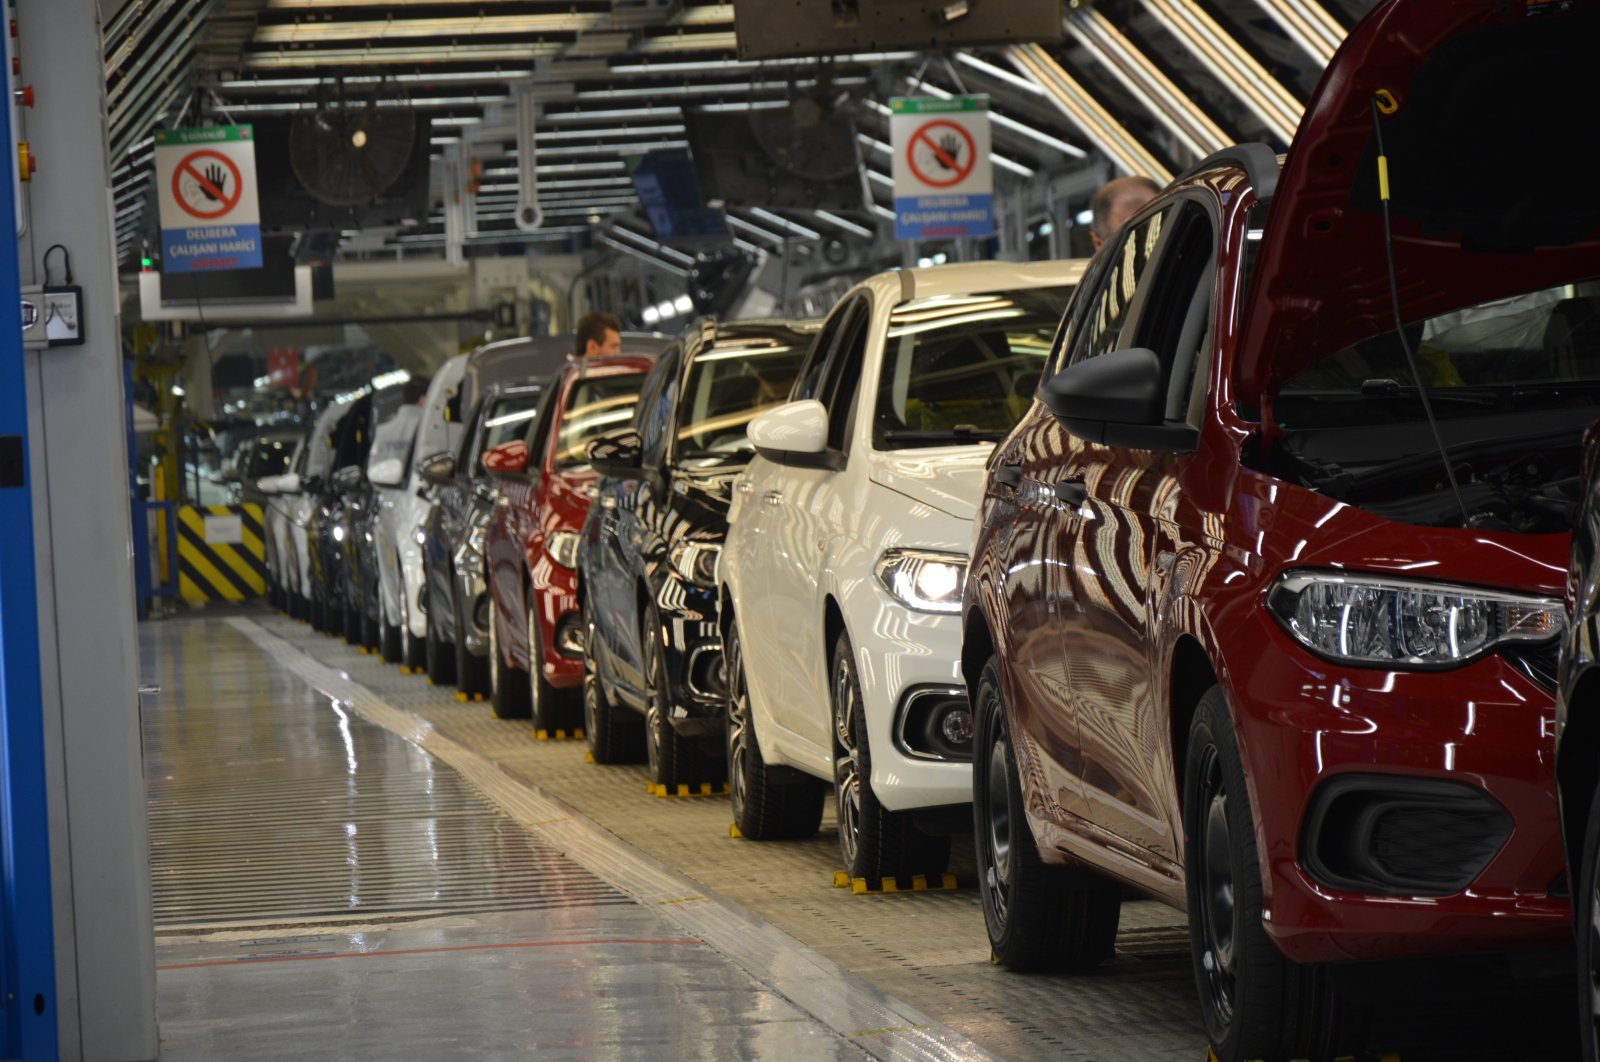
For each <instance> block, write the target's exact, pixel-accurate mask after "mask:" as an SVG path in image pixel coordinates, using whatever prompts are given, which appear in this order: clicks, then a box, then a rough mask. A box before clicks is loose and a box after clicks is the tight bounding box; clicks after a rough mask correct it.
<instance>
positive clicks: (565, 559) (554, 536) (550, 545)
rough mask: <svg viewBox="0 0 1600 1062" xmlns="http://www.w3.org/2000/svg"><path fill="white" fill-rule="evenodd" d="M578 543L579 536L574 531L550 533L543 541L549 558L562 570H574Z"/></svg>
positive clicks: (576, 562)
mask: <svg viewBox="0 0 1600 1062" xmlns="http://www.w3.org/2000/svg"><path fill="white" fill-rule="evenodd" d="M579 541H580V536H579V535H578V533H577V532H576V531H552V532H550V537H549V538H548V539H546V540H545V549H546V550H548V551H549V553H550V558H551V559H552V560H554V561H555V562H556V563H557V564H559V565H561V566H562V567H563V568H576V567H577V566H578V542H579Z"/></svg>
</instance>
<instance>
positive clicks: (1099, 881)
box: [972, 659, 1122, 972]
mask: <svg viewBox="0 0 1600 1062" xmlns="http://www.w3.org/2000/svg"><path fill="white" fill-rule="evenodd" d="M973 714H974V717H975V718H974V730H975V741H974V746H973V753H974V762H973V765H972V773H973V777H972V796H973V801H972V818H973V842H974V844H973V848H974V851H975V853H976V855H977V862H978V894H979V900H980V901H981V902H982V904H983V920H984V924H985V925H986V926H987V927H988V930H989V947H990V948H991V950H993V952H994V954H995V956H996V957H997V958H998V959H999V960H1000V963H1001V964H1002V965H1003V966H1005V967H1006V969H1008V970H1018V971H1024V972H1025V971H1031V970H1082V969H1088V968H1089V967H1092V966H1096V965H1098V964H1100V963H1102V962H1104V961H1105V960H1106V959H1109V958H1110V957H1111V953H1112V950H1113V947H1114V945H1115V942H1116V938H1117V923H1118V921H1119V920H1120V918H1121V915H1122V897H1121V894H1120V892H1119V891H1118V889H1117V886H1116V885H1115V884H1114V883H1113V882H1111V881H1110V880H1108V879H1106V878H1102V877H1100V876H1099V875H1098V874H1094V873H1091V872H1089V871H1087V870H1083V869H1080V868H1077V867H1053V866H1046V865H1045V864H1044V862H1043V861H1042V860H1040V858H1039V850H1038V848H1037V846H1036V845H1035V842H1034V839H1033V831H1032V830H1031V829H1029V827H1028V820H1027V815H1026V813H1025V807H1026V805H1024V804H1023V802H1022V784H1021V777H1020V775H1019V774H1018V771H1017V756H1016V750H1015V748H1014V747H1013V744H1012V741H1011V726H1010V723H1009V722H1008V720H1007V718H1006V711H1005V704H1004V702H1003V701H1002V700H1001V696H1000V675H999V672H998V670H997V669H996V667H995V663H994V661H993V660H992V659H991V660H990V661H989V663H988V664H987V665H986V666H985V667H984V669H983V675H982V677H981V678H980V679H979V680H978V694H977V699H976V701H975V703H974V705H973Z"/></svg>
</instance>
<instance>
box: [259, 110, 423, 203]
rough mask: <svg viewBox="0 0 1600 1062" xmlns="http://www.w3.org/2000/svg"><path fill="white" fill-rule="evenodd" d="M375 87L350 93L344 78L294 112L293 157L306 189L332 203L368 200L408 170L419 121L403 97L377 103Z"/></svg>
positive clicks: (323, 200)
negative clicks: (304, 108) (311, 104)
mask: <svg viewBox="0 0 1600 1062" xmlns="http://www.w3.org/2000/svg"><path fill="white" fill-rule="evenodd" d="M378 96H379V93H378V92H377V91H376V89H374V91H372V92H371V93H364V94H362V95H360V96H357V97H352V96H350V95H347V94H346V92H345V86H344V81H343V80H342V79H341V80H338V81H335V82H334V83H333V84H332V85H331V86H325V87H324V91H323V94H322V96H321V98H320V99H319V100H318V101H317V105H316V107H315V108H314V109H312V110H309V111H301V112H300V113H299V114H298V115H296V116H295V120H294V123H293V125H292V126H291V127H290V130H289V161H290V164H291V165H292V166H293V167H294V173H295V176H296V177H297V178H298V179H299V181H300V184H301V186H302V187H304V188H305V190H306V192H307V193H308V194H309V195H310V196H311V197H312V198H313V199H316V200H317V201H319V202H322V203H326V204H328V205H329V206H338V207H352V206H359V205H362V204H364V203H370V202H372V201H373V200H374V199H377V198H378V197H379V196H381V195H383V194H384V193H385V192H387V191H388V190H389V189H390V188H391V187H392V186H393V185H394V184H395V182H396V181H398V180H399V179H400V176H401V174H402V173H404V172H405V169H406V164H407V163H408V162H410V160H411V153H412V151H413V150H415V147H416V139H417V122H416V118H415V116H414V115H413V114H412V110H411V108H410V107H409V106H406V105H405V104H404V103H403V102H401V103H398V104H397V103H395V102H394V101H391V102H390V103H388V104H387V105H385V106H381V107H380V106H379V101H378Z"/></svg>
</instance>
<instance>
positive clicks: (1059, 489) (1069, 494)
mask: <svg viewBox="0 0 1600 1062" xmlns="http://www.w3.org/2000/svg"><path fill="white" fill-rule="evenodd" d="M1056 497H1057V498H1060V499H1061V501H1062V502H1063V503H1064V504H1066V505H1070V506H1072V507H1073V508H1074V509H1076V508H1077V507H1078V506H1080V505H1082V504H1083V503H1084V502H1085V501H1087V500H1088V499H1089V488H1088V487H1085V486H1084V485H1083V480H1081V479H1061V480H1057V481H1056Z"/></svg>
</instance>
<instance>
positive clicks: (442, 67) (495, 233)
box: [105, 0, 1372, 269]
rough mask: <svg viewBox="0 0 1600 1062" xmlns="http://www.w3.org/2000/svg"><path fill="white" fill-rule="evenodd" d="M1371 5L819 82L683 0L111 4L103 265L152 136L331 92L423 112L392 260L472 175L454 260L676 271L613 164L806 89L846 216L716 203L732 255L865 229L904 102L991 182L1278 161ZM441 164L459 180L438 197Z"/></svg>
mask: <svg viewBox="0 0 1600 1062" xmlns="http://www.w3.org/2000/svg"><path fill="white" fill-rule="evenodd" d="M1371 2H1372V0H1320V2H1319V0H1098V2H1093V3H1088V2H1074V3H1072V4H1070V5H1068V4H1066V3H1063V8H1062V13H1063V19H1064V20H1065V24H1066V29H1067V34H1066V36H1065V38H1064V39H1063V41H1062V42H1061V43H1060V44H1056V45H1051V46H1048V47H1046V46H1041V45H1022V46H1016V47H1012V48H1009V49H993V50H985V51H980V52H976V53H967V52H961V53H955V54H952V55H947V56H940V57H930V56H927V55H923V54H919V53H916V52H875V53H865V54H856V55H844V56H838V57H836V58H835V59H834V60H833V61H832V62H831V63H829V64H828V65H827V67H826V72H825V74H824V67H823V65H822V64H821V63H819V62H818V61H815V60H809V59H780V60H769V61H765V62H746V61H740V60H738V59H736V58H735V54H736V53H735V38H734V23H733V5H732V4H729V3H710V2H705V0H132V2H129V3H127V4H126V6H124V7H122V8H121V9H120V11H118V13H117V14H116V15H115V16H114V17H112V18H111V19H110V21H109V23H108V24H107V26H106V33H105V56H106V79H107V100H108V105H109V107H110V109H111V129H112V134H111V139H112V157H113V160H114V162H113V165H114V167H115V171H114V173H113V191H114V196H115V201H116V210H117V226H118V230H117V231H118V244H119V251H120V254H121V256H122V258H123V261H124V263H126V262H128V261H129V260H131V259H134V258H136V256H137V254H138V252H139V249H140V247H141V246H142V242H143V241H144V240H145V239H146V238H147V236H148V233H149V230H150V228H151V227H152V226H151V220H152V219H151V205H150V204H151V194H150V183H151V181H150V172H151V168H150V164H151V143H152V141H151V133H152V131H153V130H154V129H155V128H156V127H157V126H160V125H166V126H176V125H180V124H185V123H188V124H200V123H203V122H206V121H211V120H217V121H238V122H246V121H250V120H252V119H254V118H259V117H263V116H268V115H292V114H294V113H296V112H298V111H301V110H304V109H307V108H312V107H315V106H316V103H315V99H316V94H317V91H318V89H319V87H321V86H323V85H324V84H327V83H329V82H330V81H332V80H333V79H335V78H338V79H341V81H342V84H344V85H347V86H355V87H360V88H361V90H362V91H364V92H372V93H375V94H377V96H378V97H379V98H380V100H382V101H383V102H385V103H387V104H390V105H394V106H410V107H413V108H416V109H418V110H419V111H420V112H422V113H425V114H427V115H428V116H429V117H430V118H431V119H432V129H433V133H432V137H431V140H432V142H431V143H430V144H429V145H428V147H429V149H430V151H431V152H432V154H433V155H434V156H435V159H436V164H435V166H434V188H435V194H434V196H433V201H434V202H433V209H432V210H431V212H430V216H428V217H427V218H426V219H421V222H422V223H421V224H418V225H416V226H414V227H406V228H403V229H399V230H396V231H394V232H390V233H386V234H385V235H384V243H385V244H387V245H389V246H391V247H392V248H396V249H404V248H420V249H431V250H434V251H437V250H439V249H443V248H444V247H445V246H446V228H447V224H448V226H449V227H450V228H451V231H452V235H454V234H455V231H456V228H455V227H456V224H457V223H456V222H454V221H450V219H449V218H448V217H447V211H446V208H445V204H446V202H447V201H448V200H451V199H452V198H453V195H449V194H445V193H447V192H451V191H452V189H454V188H455V187H457V186H458V185H460V184H461V183H462V182H463V181H466V180H467V178H468V177H470V176H471V174H472V167H473V166H474V164H475V165H476V167H477V168H476V171H475V172H476V177H475V179H473V180H471V181H470V184H471V195H470V200H471V202H470V203H469V204H468V205H469V206H470V207H471V216H470V217H465V218H461V219H459V220H460V224H461V234H462V238H461V239H460V241H459V245H471V244H485V243H487V244H509V243H525V242H529V241H538V242H543V241H549V242H553V243H556V244H559V245H563V246H567V247H573V246H587V245H588V242H589V241H588V237H587V234H588V233H589V231H590V230H591V229H594V228H596V227H599V226H603V227H604V228H605V229H606V235H605V238H604V239H603V240H602V241H601V242H602V243H607V244H610V245H612V246H613V247H614V248H623V249H627V250H628V253H639V254H644V255H647V256H648V257H650V258H651V259H652V260H653V261H657V262H659V263H660V264H663V265H667V266H673V267H677V268H680V269H681V268H682V267H683V264H684V263H682V262H680V261H678V260H676V259H675V258H673V257H672V256H669V255H662V254H661V253H660V252H659V251H657V250H655V249H653V248H647V247H639V246H635V244H634V243H633V242H632V241H631V240H630V237H628V236H627V235H620V236H619V235H618V233H619V232H624V233H625V232H626V231H628V230H627V226H628V225H630V224H633V222H631V221H629V220H627V215H630V214H632V213H633V212H634V210H635V208H636V206H637V200H636V198H635V196H634V193H633V188H632V186H631V183H630V182H629V179H628V176H627V172H626V168H625V164H624V162H623V157H624V156H625V155H632V154H640V153H642V152H645V151H649V150H653V149H658V148H667V147H683V146H686V145H687V143H688V140H687V134H686V129H685V119H684V114H683V109H684V108H685V107H700V108H708V109H712V110H724V111H739V110H746V109H752V108H756V109H759V108H767V107H783V106H786V105H787V103H788V101H789V99H790V96H791V94H793V93H794V92H796V91H797V90H804V89H806V88H809V87H811V86H813V85H814V84H815V83H816V81H817V79H818V77H819V76H826V77H827V78H829V79H830V82H831V84H832V85H833V86H835V87H836V88H839V89H841V90H844V91H848V92H851V93H853V94H855V95H858V96H860V97H862V98H863V99H864V105H863V106H862V108H861V110H860V119H859V123H858V131H859V133H860V139H861V157H862V161H863V165H864V167H865V170H866V174H865V178H866V179H865V181H864V185H865V187H866V188H867V189H868V193H869V195H870V199H869V200H867V201H865V202H864V203H863V209H862V210H861V211H859V212H851V211H839V210H832V211H824V212H813V211H794V210H779V211H771V212H769V216H767V217H765V218H761V217H758V216H756V215H754V214H753V213H752V212H750V211H747V210H734V211H732V212H731V213H730V221H731V224H732V226H733V229H734V234H735V236H736V237H737V238H738V239H739V240H740V241H742V242H745V243H747V244H748V245H749V246H752V247H763V246H770V245H772V244H773V242H774V241H776V242H777V243H779V244H781V243H782V241H783V240H784V238H785V237H792V236H795V235H797V233H796V230H795V229H794V228H793V227H792V226H794V225H799V226H803V227H804V229H805V230H806V231H810V232H817V233H824V234H838V233H841V232H842V233H850V234H856V233H859V232H861V231H867V232H871V231H873V229H874V226H875V225H877V224H879V223H881V221H882V219H884V218H885V217H886V216H888V215H889V213H890V211H889V209H888V207H889V204H890V202H891V199H892V195H891V192H892V185H891V182H890V173H891V159H890V155H889V152H888V120H887V107H886V106H885V105H886V103H887V100H888V98H889V97H890V96H893V95H899V94H905V93H908V92H913V91H914V92H918V93H924V94H929V95H950V94H955V93H962V92H984V93H987V94H988V95H989V96H990V97H991V105H992V108H993V113H994V151H995V161H996V178H997V180H998V181H1000V182H1002V184H1005V183H1006V182H1012V183H1022V184H1027V183H1028V182H1036V181H1042V180H1048V179H1050V178H1052V177H1058V176H1061V175H1063V174H1071V173H1073V172H1075V171H1082V170H1087V171H1094V172H1106V171H1107V170H1109V171H1114V172H1130V173H1146V174H1149V175H1151V176H1153V177H1156V178H1158V179H1165V178H1167V177H1169V176H1170V175H1171V174H1173V173H1176V172H1180V171H1181V170H1183V169H1184V168H1186V167H1187V166H1189V165H1190V164H1192V163H1193V162H1195V161H1196V160H1198V159H1199V158H1201V157H1203V156H1204V155H1206V154H1208V153H1209V152H1211V151H1213V150H1215V149H1217V148H1218V147H1222V146H1224V145H1226V144H1229V143H1233V142H1238V141H1250V140H1264V141H1266V142H1268V143H1271V144H1273V145H1274V146H1276V147H1278V148H1280V149H1281V148H1283V147H1285V146H1287V143H1288V141H1289V139H1290V138H1291V137H1292V136H1293V132H1294V128H1295V125H1296V124H1297V122H1298V121H1299V116H1300V113H1301V110H1302V108H1303V106H1304V103H1305V100H1306V98H1307V97H1308V96H1309V94H1310V91H1311V89H1312V87H1313V86H1314V85H1315V83H1316V80H1317V77H1318V76H1319V75H1320V72H1321V70H1322V68H1323V67H1324V66H1325V65H1326V63H1327V61H1328V58H1329V57H1330V56H1331V55H1332V53H1333V50H1334V48H1336V47H1337V45H1338V42H1339V41H1340V40H1341V39H1342V38H1343V35H1344V33H1345V30H1346V28H1347V27H1348V26H1349V25H1351V24H1353V22H1354V21H1355V19H1356V18H1358V17H1359V16H1360V15H1361V14H1362V13H1363V12H1364V11H1365V10H1366V9H1367V8H1368V7H1370V6H1371ZM518 99H523V100H530V99H537V100H538V101H539V105H538V111H539V113H538V119H537V123H536V125H535V124H534V123H527V122H525V123H524V128H523V135H524V138H526V136H527V135H528V134H531V135H532V142H533V144H534V145H535V151H536V156H537V157H536V166H535V170H536V172H537V175H538V181H537V188H536V198H535V199H533V200H532V201H531V202H525V201H523V200H525V199H526V198H527V196H529V195H530V194H532V193H531V192H530V189H532V187H533V186H532V185H530V184H529V183H528V182H527V181H526V180H525V179H524V178H523V176H522V172H523V167H521V166H520V161H521V160H520V158H519V152H518V150H517V146H516V145H517V141H518V135H517V121H516V119H517V113H518V107H517V100H518ZM502 129H503V130H504V131H505V132H504V135H500V134H499V133H498V132H497V130H502ZM524 142H525V143H526V139H524ZM447 153H449V154H452V155H454V156H455V158H456V160H457V162H456V165H455V166H454V167H452V168H454V169H456V170H457V171H459V176H458V179H457V181H456V182H455V183H452V184H448V185H447V184H445V183H444V182H442V181H441V178H442V176H443V173H444V170H445V169H446V167H445V165H444V160H445V158H446V155H447ZM535 214H538V215H541V216H540V217H539V219H538V220H539V224H538V225H536V226H535V225H533V224H532V223H531V219H532V218H533V217H534V215H535ZM519 218H520V219H521V223H520V224H519ZM618 225H620V226H622V227H621V228H618ZM652 242H654V241H652Z"/></svg>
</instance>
